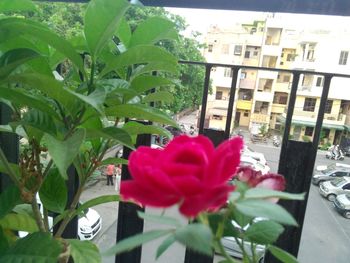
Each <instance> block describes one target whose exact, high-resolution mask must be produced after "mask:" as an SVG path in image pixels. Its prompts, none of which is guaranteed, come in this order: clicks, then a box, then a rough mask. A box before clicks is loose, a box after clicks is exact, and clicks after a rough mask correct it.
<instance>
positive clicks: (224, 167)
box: [121, 135, 243, 217]
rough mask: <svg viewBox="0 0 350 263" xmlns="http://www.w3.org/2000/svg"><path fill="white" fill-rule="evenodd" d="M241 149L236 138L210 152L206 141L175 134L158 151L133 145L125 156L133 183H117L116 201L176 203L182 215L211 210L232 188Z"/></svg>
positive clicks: (239, 141) (150, 203) (209, 145)
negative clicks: (119, 190) (231, 183)
mask: <svg viewBox="0 0 350 263" xmlns="http://www.w3.org/2000/svg"><path fill="white" fill-rule="evenodd" d="M242 145H243V143H242V140H241V139H240V138H239V137H236V138H234V139H231V140H228V141H225V142H224V143H222V144H221V145H219V146H218V147H217V148H216V149H215V148H214V146H213V144H212V142H211V141H210V140H209V139H208V138H207V137H204V136H201V135H200V136H198V137H188V136H186V135H181V136H178V137H176V138H175V139H173V140H172V141H171V142H170V143H169V144H168V145H167V146H166V148H164V149H151V148H150V147H139V148H138V149H137V150H136V151H134V152H132V153H131V155H130V158H129V171H130V173H131V175H132V177H133V180H130V181H125V182H122V183H121V195H122V198H123V199H124V200H133V201H136V202H138V203H141V204H142V205H149V206H154V207H169V206H172V205H174V204H179V205H180V212H181V213H182V214H183V215H185V216H187V217H195V216H197V215H198V214H199V213H200V212H201V211H212V210H214V211H215V210H217V209H219V208H220V207H221V206H222V205H224V204H225V202H226V200H227V197H228V194H229V192H230V191H233V190H234V188H233V186H230V185H229V184H228V180H229V179H230V178H231V177H232V176H233V175H234V174H235V173H236V170H237V167H238V165H239V163H240V152H241V149H242Z"/></svg>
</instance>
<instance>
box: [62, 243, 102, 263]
mask: <svg viewBox="0 0 350 263" xmlns="http://www.w3.org/2000/svg"><path fill="white" fill-rule="evenodd" d="M67 241H68V243H69V245H70V252H71V256H72V257H73V260H74V262H75V263H80V262H81V263H99V262H101V255H100V253H99V251H98V248H97V246H96V245H95V244H94V243H92V242H91V241H80V240H76V239H67Z"/></svg>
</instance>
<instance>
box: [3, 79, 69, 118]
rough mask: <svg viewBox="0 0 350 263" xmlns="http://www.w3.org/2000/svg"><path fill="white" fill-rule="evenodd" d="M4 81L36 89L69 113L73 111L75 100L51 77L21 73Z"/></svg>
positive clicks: (61, 84) (60, 83)
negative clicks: (58, 103)
mask: <svg viewBox="0 0 350 263" xmlns="http://www.w3.org/2000/svg"><path fill="white" fill-rule="evenodd" d="M6 81H7V82H8V83H13V84H17V83H21V84H23V85H28V86H30V87H32V88H34V89H38V90H40V91H42V92H43V93H45V94H47V95H48V96H49V97H51V98H53V99H55V100H57V101H58V102H60V103H61V104H62V105H63V106H64V107H65V108H66V109H68V110H70V111H71V112H72V111H73V112H74V110H76V109H75V105H76V103H75V98H74V97H73V96H72V95H71V93H70V92H68V91H67V90H66V89H64V88H63V83H62V82H59V81H57V80H56V79H55V78H53V77H49V76H47V75H42V74H31V73H22V74H18V75H12V76H9V77H8V78H7V79H6Z"/></svg>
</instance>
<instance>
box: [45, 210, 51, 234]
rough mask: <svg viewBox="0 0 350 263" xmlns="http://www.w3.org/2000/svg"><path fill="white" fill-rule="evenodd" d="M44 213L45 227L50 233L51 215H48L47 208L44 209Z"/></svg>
mask: <svg viewBox="0 0 350 263" xmlns="http://www.w3.org/2000/svg"><path fill="white" fill-rule="evenodd" d="M43 212H44V226H45V229H46V231H47V232H49V230H50V226H49V215H48V211H47V209H46V208H45V207H43Z"/></svg>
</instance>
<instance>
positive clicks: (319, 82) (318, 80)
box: [316, 77, 323, 87]
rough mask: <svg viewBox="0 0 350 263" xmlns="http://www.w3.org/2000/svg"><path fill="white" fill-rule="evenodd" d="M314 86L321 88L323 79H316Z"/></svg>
mask: <svg viewBox="0 0 350 263" xmlns="http://www.w3.org/2000/svg"><path fill="white" fill-rule="evenodd" d="M316 86H317V87H322V86H323V77H317V79H316Z"/></svg>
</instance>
